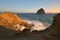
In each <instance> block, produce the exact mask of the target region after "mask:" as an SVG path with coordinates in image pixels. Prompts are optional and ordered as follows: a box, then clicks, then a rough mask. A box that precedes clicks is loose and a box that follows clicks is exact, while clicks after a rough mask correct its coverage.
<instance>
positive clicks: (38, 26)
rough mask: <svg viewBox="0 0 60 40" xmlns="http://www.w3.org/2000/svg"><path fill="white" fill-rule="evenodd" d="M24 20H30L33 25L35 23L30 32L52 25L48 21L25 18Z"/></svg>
mask: <svg viewBox="0 0 60 40" xmlns="http://www.w3.org/2000/svg"><path fill="white" fill-rule="evenodd" d="M24 21H25V22H28V23H29V24H31V25H34V26H32V28H31V31H30V32H32V31H33V30H37V31H40V30H45V29H46V28H47V27H49V26H50V25H51V24H48V23H43V22H40V21H38V20H24Z"/></svg>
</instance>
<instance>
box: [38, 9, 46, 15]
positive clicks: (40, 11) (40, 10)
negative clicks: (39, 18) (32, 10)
mask: <svg viewBox="0 0 60 40" xmlns="http://www.w3.org/2000/svg"><path fill="white" fill-rule="evenodd" d="M37 14H45V10H44V9H43V8H41V9H39V10H38V11H37Z"/></svg>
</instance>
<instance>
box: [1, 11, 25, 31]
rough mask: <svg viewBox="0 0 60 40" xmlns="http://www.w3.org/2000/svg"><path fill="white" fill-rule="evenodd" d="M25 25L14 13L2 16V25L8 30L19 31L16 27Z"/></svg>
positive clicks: (2, 14)
mask: <svg viewBox="0 0 60 40" xmlns="http://www.w3.org/2000/svg"><path fill="white" fill-rule="evenodd" d="M23 24H24V21H23V20H22V19H21V18H19V17H18V16H17V15H16V14H14V13H11V12H4V13H1V14H0V25H3V26H4V27H6V28H9V29H14V30H19V28H18V27H16V26H19V25H23Z"/></svg>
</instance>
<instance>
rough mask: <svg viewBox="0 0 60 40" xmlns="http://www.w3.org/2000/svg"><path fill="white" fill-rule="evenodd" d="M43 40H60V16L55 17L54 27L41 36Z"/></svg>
mask: <svg viewBox="0 0 60 40" xmlns="http://www.w3.org/2000/svg"><path fill="white" fill-rule="evenodd" d="M40 39H42V40H60V14H58V15H55V16H54V17H53V23H52V25H51V26H50V27H49V28H47V29H46V30H44V31H43V32H42V34H41V35H40Z"/></svg>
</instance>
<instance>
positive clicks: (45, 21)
mask: <svg viewBox="0 0 60 40" xmlns="http://www.w3.org/2000/svg"><path fill="white" fill-rule="evenodd" d="M17 15H18V16H19V17H20V18H22V19H24V21H25V22H28V23H29V24H34V25H35V26H33V27H32V29H31V31H32V30H38V31H40V30H44V29H46V28H48V27H49V26H50V25H51V24H52V21H53V17H54V16H55V15H56V14H52V13H49V14H36V13H17Z"/></svg>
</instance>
